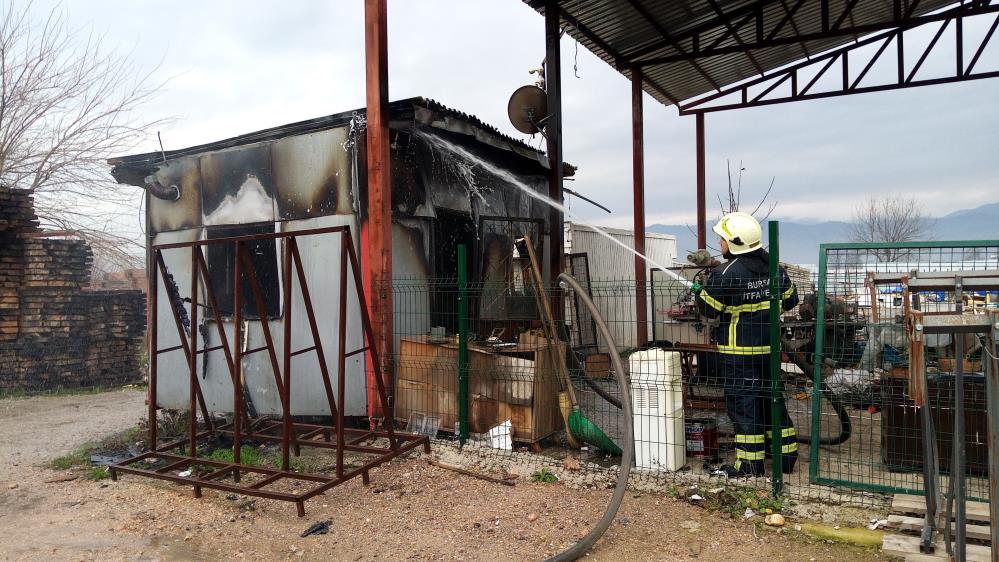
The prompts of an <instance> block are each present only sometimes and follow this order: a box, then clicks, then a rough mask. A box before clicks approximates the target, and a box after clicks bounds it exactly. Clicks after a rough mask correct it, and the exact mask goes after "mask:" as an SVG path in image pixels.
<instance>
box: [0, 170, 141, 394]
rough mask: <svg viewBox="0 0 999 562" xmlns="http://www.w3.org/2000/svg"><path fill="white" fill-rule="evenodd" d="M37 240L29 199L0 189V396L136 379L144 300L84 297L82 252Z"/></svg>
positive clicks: (64, 243) (134, 295)
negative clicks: (14, 392)
mask: <svg viewBox="0 0 999 562" xmlns="http://www.w3.org/2000/svg"><path fill="white" fill-rule="evenodd" d="M39 234H40V230H39V228H38V219H37V217H36V216H35V213H34V208H33V205H32V200H31V197H30V195H28V194H27V193H26V192H24V191H20V190H12V189H8V188H3V187H0V393H2V392H4V391H12V390H24V391H29V392H35V391H43V390H52V389H58V388H74V387H107V386H115V385H120V384H125V383H129V382H136V381H139V380H142V376H143V372H142V367H141V365H140V361H141V350H142V342H143V332H144V330H145V322H146V318H145V296H144V295H143V294H142V292H141V291H138V290H125V291H118V290H99V291H92V290H87V287H88V285H89V283H90V270H91V263H92V261H93V253H92V252H91V249H90V247H89V245H87V243H86V242H85V241H82V240H73V239H56V238H43V237H39Z"/></svg>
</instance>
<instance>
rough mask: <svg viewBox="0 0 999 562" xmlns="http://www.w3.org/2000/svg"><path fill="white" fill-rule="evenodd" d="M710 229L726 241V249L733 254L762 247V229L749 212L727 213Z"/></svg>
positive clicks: (744, 252)
mask: <svg viewBox="0 0 999 562" xmlns="http://www.w3.org/2000/svg"><path fill="white" fill-rule="evenodd" d="M711 230H713V231H714V232H715V234H717V235H718V236H721V237H722V238H724V239H725V241H726V242H728V251H729V252H730V253H732V254H734V255H739V254H748V253H749V252H752V251H754V250H758V249H760V248H761V247H762V241H763V230H762V229H761V228H760V223H759V222H758V221H757V220H756V219H755V218H754V217H753V215H751V214H749V213H743V212H735V213H729V214H727V215H725V216H723V217H722V218H721V220H720V221H718V224H716V225H714V226H713V227H712V228H711Z"/></svg>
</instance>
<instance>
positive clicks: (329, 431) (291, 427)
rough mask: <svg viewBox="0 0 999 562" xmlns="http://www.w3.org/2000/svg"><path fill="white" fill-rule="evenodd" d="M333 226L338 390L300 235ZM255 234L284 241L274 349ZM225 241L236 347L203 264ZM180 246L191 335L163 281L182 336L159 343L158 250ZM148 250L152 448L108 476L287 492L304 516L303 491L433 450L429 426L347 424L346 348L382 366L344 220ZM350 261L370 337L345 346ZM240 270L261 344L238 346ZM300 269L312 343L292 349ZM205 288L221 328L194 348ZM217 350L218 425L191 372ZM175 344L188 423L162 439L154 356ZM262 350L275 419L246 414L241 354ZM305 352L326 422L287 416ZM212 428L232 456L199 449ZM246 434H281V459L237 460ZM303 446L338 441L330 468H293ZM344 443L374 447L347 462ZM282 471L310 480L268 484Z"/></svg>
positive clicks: (264, 494)
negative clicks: (289, 486) (228, 401)
mask: <svg viewBox="0 0 999 562" xmlns="http://www.w3.org/2000/svg"><path fill="white" fill-rule="evenodd" d="M334 233H338V234H339V235H340V236H339V240H340V241H339V244H340V268H339V273H340V279H339V293H338V296H339V303H338V304H339V315H338V317H337V321H338V323H339V325H338V338H339V348H338V354H337V373H336V377H337V389H336V396H334V391H333V385H332V382H331V377H330V372H329V369H328V366H327V362H326V355H325V353H324V351H323V346H322V340H321V338H320V335H319V325H318V322H317V319H316V315H315V312H314V310H313V306H312V296H311V294H310V292H309V288H308V283H307V281H306V276H305V270H304V267H303V265H302V258H301V254H300V252H299V248H298V241H297V239H298V238H299V237H302V236H311V235H318V234H334ZM254 240H275V241H278V240H280V241H281V248H282V252H281V276H282V277H281V278H282V282H283V287H282V291H283V293H282V294H283V302H284V310H283V320H284V322H283V330H282V334H281V336H282V342H283V344H284V345H283V348H282V354H281V357H280V358H279V357H278V353H277V351H276V349H275V346H274V334H272V332H271V329H270V325H269V322H268V319H267V314H266V306H265V304H264V300H263V293H262V292H261V289H260V283H259V280H258V278H257V274H256V271H255V269H254V265H253V261H252V260H251V258H250V255H249V252H248V251H247V248H246V243H247V242H249V241H254ZM226 244H229V245H232V246H234V248H235V253H234V258H233V261H234V264H233V265H234V271H235V275H234V280H233V285H234V287H233V315H234V317H233V323H234V326H235V329H234V336H235V337H234V338H233V347H232V349H230V346H229V340H228V338H227V336H226V334H225V328H224V326H223V322H222V317H221V313H220V311H219V307H218V302H217V300H216V297H215V290H214V287H212V283H211V277H210V276H209V272H208V265H207V263H206V261H205V257H204V247H206V246H209V245H226ZM180 249H190V253H191V294H190V299H189V300H190V311H191V312H190V316H191V318H190V321H191V324H190V325H191V327H192V328H191V330H192V335H191V336H188V333H187V331H186V330H185V328H184V322H183V319H182V317H181V310H182V307H183V303H182V302H181V300H180V295H179V294H175V292H173V291H167V295H168V299H169V301H170V302H169V305H170V309H171V313H172V316H173V319H174V323H175V325H176V328H177V334H178V336H179V338H180V344H179V345H175V346H172V347H167V348H162V349H161V348H159V346H158V339H157V336H158V334H157V326H158V314H159V306H158V305H159V302H158V292H157V285H158V283H159V281H160V279H162V280H163V281H164V282H166V283H168V282H170V281H169V280H170V279H171V277H170V272H169V270H168V269H167V266H166V263H165V262H164V260H163V251H164V250H180ZM150 259H151V261H152V263H151V265H152V266H153V267H151V268H150V269H151V271H150V276H149V301H150V315H151V318H150V322H151V329H150V333H149V395H148V400H147V402H148V407H149V452H147V453H143V454H141V455H138V456H136V457H132V458H130V459H127V460H124V461H122V462H119V463H117V464H114V465H111V467H110V471H111V477H112V478H113V479H115V480H117V478H118V475H119V474H136V475H140V476H146V477H149V478H156V479H160V480H167V481H171V482H175V483H178V484H189V485H191V486H192V487H193V490H194V496H195V497H201V492H202V489H203V488H211V489H216V490H220V491H226V492H235V493H240V494H245V495H249V496H256V497H261V498H266V499H273V500H282V501H290V502H293V503H295V505H296V507H297V511H298V515H299V516H300V517H301V516H304V515H305V506H304V503H305V501H306V500H308V499H310V498H312V497H314V496H316V495H319V494H322V493H324V492H325V491H326V490H329V489H330V488H333V487H334V486H336V485H338V484H340V483H342V482H345V481H347V480H350V479H351V478H354V477H356V476H361V478H362V479H363V481H364V483H365V484H367V483H368V481H369V477H370V475H369V471H370V470H371V469H373V468H375V467H377V466H379V465H381V464H382V463H385V462H388V461H389V460H392V459H393V458H395V457H397V456H399V455H402V454H404V453H407V452H409V451H412V450H413V449H415V448H417V447H419V446H421V445H422V446H423V448H424V451H425V452H427V453H429V452H430V440H429V438H428V437H427V436H424V435H414V434H410V433H400V432H396V431H395V430H394V429H393V427H392V424H391V423H386V425H385V427H384V429H381V430H376V429H354V428H347V427H345V423H344V422H345V420H344V417H345V416H344V407H343V406H344V401H345V397H344V387H345V383H346V359H347V358H348V357H350V356H353V355H357V354H359V353H365V352H366V353H367V354H368V368H369V369H378V366H379V365H381V362H380V357H379V350H378V347H379V346H378V345H376V344H375V342H377V341H378V340H377V339H376V338H375V337H374V332H373V329H372V324H371V319H370V317H369V315H368V308H367V306H366V301H365V295H364V289H363V288H362V283H361V280H362V276H361V269H360V265H359V263H358V259H357V254H356V251H355V250H354V244H353V240H352V237H351V233H350V228H349V227H348V226H335V227H327V228H314V229H309V230H300V231H293V232H276V233H267V234H252V235H244V236H230V237H225V238H216V239H211V240H197V241H193V242H179V243H172V244H159V245H155V246H153V247H152V248H151V256H150ZM348 265H349V267H350V272H349V273H350V274H351V275H352V276H353V277H354V280H355V283H354V286H355V289H356V291H357V298H358V301H359V303H360V310H361V324H362V328H363V330H364V334H365V341H366V342H367V345H364V346H363V347H361V348H359V349H356V350H353V351H349V352H348V351H347V350H346V328H347V275H348ZM293 272H294V273H293ZM244 279H245V280H246V284H247V285H249V289H250V292H251V294H252V296H253V302H252V304H253V306H254V307H255V308H256V310H257V312H258V313H259V316H260V320H259V321H260V325H261V331H262V332H263V336H264V341H265V345H263V346H260V347H258V348H255V349H249V350H245V351H243V350H242V349H241V347H240V344H239V342H240V341H241V339H242V338H241V336H242V334H241V331H242V320H243V302H242V297H243V281H244ZM296 279H297V282H298V286H299V289H300V291H301V294H302V305H303V308H304V310H305V314H306V316H307V317H308V323H309V328H310V332H311V336H312V346H310V347H305V348H303V349H298V350H294V351H293V350H292V349H291V328H292V323H291V312H292V305H291V301H292V294H293V293H292V290H293V287H294V283H295V280H296ZM202 281H203V283H204V284H203V286H202V285H201V283H202ZM202 291H203V293H204V295H205V297H206V299H207V301H208V302H207V304H208V306H207V307H205V308H207V309H208V310H209V311H210V312H209V313H210V314H211V315H212V319H213V320H214V323H215V325H216V329H217V331H218V335H219V341H220V344H219V345H216V346H211V347H206V348H205V349H198V338H197V337H194V335H193V331H194V329H195V328H194V327H195V326H197V325H198V314H199V306H202V305H199V295H200V294H201V292H202ZM220 350H221V351H222V352H223V353H224V354H225V359H226V366H227V368H228V371H229V376H230V378H231V381H232V385H233V421H232V422H230V423H228V424H223V425H215V422H214V420H213V418H212V416H211V414H210V412H209V411H208V407H207V405H206V403H205V400H204V396H203V394H202V391H201V385H200V382H199V379H198V373H197V364H198V361H197V358H198V356H199V355H202V354H207V353H210V352H213V351H220ZM175 351H183V352H184V356H185V359H186V361H187V366H188V369H187V370H188V378H189V384H190V394H189V395H190V402H189V406H188V409H189V412H190V424H189V426H188V428H187V436H186V437H184V438H182V439H178V440H176V441H173V442H170V443H166V444H162V445H161V444H159V440H158V437H157V428H156V412H157V410H158V407H157V405H156V396H157V394H156V389H157V381H158V378H159V372H158V363H159V356H160V355H161V354H163V353H170V352H175ZM261 351H266V352H267V354H268V358H269V360H270V364H271V368H272V371H273V373H274V383H275V385H276V387H277V391H278V396H279V398H280V402H281V415H280V417H279V418H278V419H274V418H271V417H268V416H261V417H257V418H256V419H251V418H250V416H249V415H248V414H247V411H246V408H245V407H244V400H245V393H244V390H243V367H242V359H243V357H245V356H246V355H250V354H253V353H258V352H261ZM310 352H313V353H315V354H316V359H317V362H318V364H319V370H320V373H321V375H322V381H323V388H324V390H325V394H326V399H327V402H328V404H329V408H330V414H331V417H332V418H333V423H332V425H322V424H314V423H299V422H295V421H294V420H293V419H292V415H293V413H292V408H291V385H292V376H291V375H292V358H293V357H295V356H298V355H301V354H304V353H310ZM372 378H373V380H374V381H375V387H376V388H375V391H376V392H375V400H377V404H378V405H379V406H380V408H381V411H382V412H386V413H388V417H387V418H386V419H389V420H391V419H392V417H391V412H392V410H391V401H390V400H389V394H388V389H387V388H386V384H385V383H384V381H383V380H382V377H380V376H375V377H372ZM199 411H200V413H201V416H202V419H203V420H204V428H203V429H202V430H200V431H199V428H198V413H199ZM218 436H225V437H230V438H231V439H232V443H233V462H226V461H219V460H215V459H209V458H202V457H198V444H199V443H202V442H205V441H207V440H210V439H213V438H216V437H218ZM334 436H335V439H334ZM244 440H252V441H266V442H271V443H280V445H281V468H280V469H272V468H265V467H260V466H252V465H247V464H244V463H242V462H241V461H242V458H241V454H240V453H241V448H242V444H243V441H244ZM378 440H387V441H388V446H387V447H386V446H384V445H376V444H375V442H376V441H378ZM303 446H305V447H317V448H325V449H333V450H335V451H336V471H335V474H334V475H326V474H312V473H300V472H294V471H292V470H291V469H290V455H291V452H292V451H294V454H295V455H296V456H297V455H299V454H300V451H301V447H303ZM344 451H350V452H353V453H363V454H366V455H372V456H373V458H370V459H368V460H366V462H364V464H362V465H360V466H356V467H350V468H349V469H348V468H346V467H345V466H344ZM150 462H153V463H165V464H164V465H163V466H155V467H151V466H148V465H149V463H150ZM202 470H208V472H205V473H199V472H200V471H202ZM184 471H189V474H188V475H186V476H181V475H180V474H181V473H182V472H184ZM245 476H258V477H261V478H260V479H258V480H256V481H253V482H245V483H241V480H242V479H243V478H244V477H245ZM281 480H294V481H298V482H307V483H312V484H313V486H312V487H306V489H304V490H301V491H296V492H287V491H278V490H274V489H269V487H270V486H271V485H273V484H275V483H277V482H279V481H281Z"/></svg>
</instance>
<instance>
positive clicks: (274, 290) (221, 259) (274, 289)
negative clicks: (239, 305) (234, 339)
mask: <svg viewBox="0 0 999 562" xmlns="http://www.w3.org/2000/svg"><path fill="white" fill-rule="evenodd" d="M274 232H276V225H275V223H273V222H255V223H246V224H225V225H217V226H206V227H205V239H206V240H214V239H218V238H228V237H233V236H249V235H254V234H272V233H274ZM243 244H244V248H245V249H246V251H247V252H248V253H249V255H250V260H251V261H252V262H253V269H254V272H255V273H256V276H257V283H258V284H259V285H260V294H261V297H262V298H263V300H264V308H265V310H266V313H267V319H268V320H273V319H277V318H281V317H282V316H283V313H284V307H285V303H283V302H282V283H283V280H282V279H281V272H280V268H279V264H280V256H279V251H280V250H279V249H278V244H277V243H276V242H275V239H273V238H265V239H257V240H247V241H245V242H243ZM235 260H236V244H235V243H234V242H229V243H224V244H208V245H207V247H206V251H205V261H206V263H207V264H208V276H209V279H208V281H209V282H210V283H211V284H212V289H213V290H214V292H215V298H216V300H217V303H218V307H219V315H220V316H221V317H222V318H233V317H234V316H235V310H234V308H233V305H234V304H235V298H234V297H235V294H234V293H233V285H234V283H233V281H234V279H233V275H234V274H235V269H234V268H235V264H236V261H235ZM223 264H224V265H223ZM220 268H221V269H220ZM241 287H242V291H243V294H242V301H243V318H245V319H247V320H259V319H260V315H259V314H258V312H257V303H256V301H255V299H254V297H253V291H252V290H251V289H250V281H249V275H248V273H247V272H246V268H245V267H244V268H243V279H242V283H241Z"/></svg>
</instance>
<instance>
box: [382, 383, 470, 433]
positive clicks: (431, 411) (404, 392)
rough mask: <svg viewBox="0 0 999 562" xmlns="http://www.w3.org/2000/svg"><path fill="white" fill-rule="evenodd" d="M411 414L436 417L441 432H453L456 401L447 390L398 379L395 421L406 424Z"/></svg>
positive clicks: (456, 410)
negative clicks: (416, 413) (438, 420)
mask: <svg viewBox="0 0 999 562" xmlns="http://www.w3.org/2000/svg"><path fill="white" fill-rule="evenodd" d="M413 412H419V413H421V414H425V415H429V416H437V417H438V418H439V419H440V429H441V430H448V431H454V422H455V421H456V420H457V419H458V399H457V396H456V395H455V393H453V392H451V391H449V390H448V389H445V388H440V387H435V386H433V385H430V384H427V383H425V382H419V381H410V380H406V379H398V380H396V384H395V419H396V420H398V421H401V422H407V421H409V415H410V414H411V413H413Z"/></svg>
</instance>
